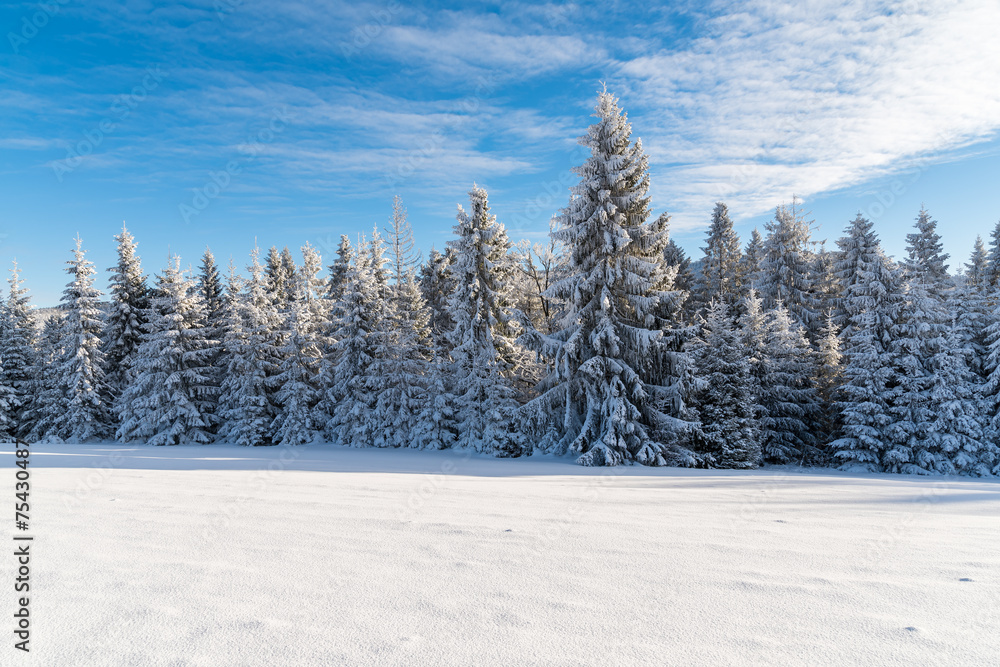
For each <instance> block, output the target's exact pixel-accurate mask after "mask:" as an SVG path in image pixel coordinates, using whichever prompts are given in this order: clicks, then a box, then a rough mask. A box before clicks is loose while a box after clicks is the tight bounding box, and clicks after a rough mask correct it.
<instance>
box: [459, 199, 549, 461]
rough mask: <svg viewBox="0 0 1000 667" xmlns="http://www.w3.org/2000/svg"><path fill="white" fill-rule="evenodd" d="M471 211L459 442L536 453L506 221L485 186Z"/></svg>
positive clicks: (464, 245)
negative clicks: (524, 416)
mask: <svg viewBox="0 0 1000 667" xmlns="http://www.w3.org/2000/svg"><path fill="white" fill-rule="evenodd" d="M469 205H470V209H469V211H468V212H466V211H465V209H463V208H462V207H461V206H459V208H458V216H457V219H458V224H457V225H456V226H455V235H456V236H457V238H456V239H455V240H454V241H449V246H450V247H451V248H452V249H453V250H454V251H455V260H454V263H453V264H452V275H453V279H454V284H455V291H454V293H453V294H452V296H451V301H450V310H451V315H452V319H453V320H454V322H455V328H454V329H452V331H451V334H450V339H451V346H452V350H451V357H452V359H453V367H452V368H453V371H452V373H453V381H454V392H455V407H456V409H457V411H458V415H459V417H458V419H459V430H458V432H459V442H458V445H459V446H462V447H468V448H471V449H474V450H476V451H481V452H487V453H491V454H494V455H497V456H520V455H521V454H523V453H530V450H528V449H526V448H525V447H524V443H523V438H522V437H521V431H520V429H519V428H518V426H519V424H518V423H517V420H516V414H517V407H518V403H517V400H516V394H517V392H516V390H515V388H514V377H515V373H516V367H515V366H516V362H517V358H518V354H519V352H518V350H517V347H516V343H515V337H516V335H517V333H518V332H517V325H516V323H515V322H514V317H513V314H512V313H511V311H510V307H509V304H510V295H509V291H510V287H511V284H510V281H511V279H512V276H513V274H514V271H515V270H516V269H515V267H514V264H513V260H512V258H511V257H510V256H509V251H510V248H511V243H510V241H509V240H508V239H507V232H506V231H505V230H504V228H503V225H501V224H500V223H498V222H497V219H496V216H495V215H493V214H492V213H490V207H489V200H488V197H487V194H486V190H484V189H482V188H480V187H478V186H473V188H472V190H471V191H470V192H469Z"/></svg>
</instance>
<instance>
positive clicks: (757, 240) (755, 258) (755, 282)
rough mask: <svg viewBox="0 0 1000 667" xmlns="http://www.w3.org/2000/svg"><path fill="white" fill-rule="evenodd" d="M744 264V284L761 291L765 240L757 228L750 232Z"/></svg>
mask: <svg viewBox="0 0 1000 667" xmlns="http://www.w3.org/2000/svg"><path fill="white" fill-rule="evenodd" d="M742 264H743V281H744V283H745V284H746V285H748V286H750V287H753V288H754V289H760V278H761V275H760V272H761V268H762V267H763V265H764V239H763V238H762V237H761V235H760V232H759V231H757V228H756V227H754V229H753V231H752V232H750V240H749V241H748V242H747V249H746V251H745V252H744V253H743V262H742Z"/></svg>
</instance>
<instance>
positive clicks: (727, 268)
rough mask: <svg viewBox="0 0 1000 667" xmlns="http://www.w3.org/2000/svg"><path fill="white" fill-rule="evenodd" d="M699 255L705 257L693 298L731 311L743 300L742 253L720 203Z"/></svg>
mask: <svg viewBox="0 0 1000 667" xmlns="http://www.w3.org/2000/svg"><path fill="white" fill-rule="evenodd" d="M702 252H704V253H705V256H704V258H703V259H702V266H701V274H700V276H699V280H698V282H697V285H696V287H695V298H696V299H697V301H698V302H699V304H702V305H707V304H709V303H711V302H712V301H722V302H723V303H725V304H726V305H727V306H729V308H730V309H732V308H733V307H734V306H736V305H737V304H738V303H739V301H740V299H742V298H743V251H742V250H741V249H740V237H739V236H738V235H737V234H736V230H735V229H733V221H732V219H730V217H729V209H728V208H727V207H726V205H725V204H724V203H722V202H721V201H720V202H716V204H715V210H714V211H712V225H711V226H710V227H709V229H708V234H707V238H706V239H705V247H704V248H702Z"/></svg>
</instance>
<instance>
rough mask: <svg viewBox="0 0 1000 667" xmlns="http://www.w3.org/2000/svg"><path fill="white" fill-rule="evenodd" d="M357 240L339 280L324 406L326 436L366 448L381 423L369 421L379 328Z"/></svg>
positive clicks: (365, 251)
mask: <svg viewBox="0 0 1000 667" xmlns="http://www.w3.org/2000/svg"><path fill="white" fill-rule="evenodd" d="M369 250H370V249H369V247H368V244H367V243H364V242H362V244H361V245H360V247H359V248H358V254H357V256H356V257H355V258H354V261H353V262H352V263H351V264H350V265H349V267H348V270H347V273H346V274H345V276H344V279H345V280H344V289H343V295H342V297H341V299H340V300H339V301H338V302H337V303H335V304H334V305H333V308H334V311H335V312H337V313H339V315H338V316H337V319H336V323H337V328H336V330H335V331H334V334H333V338H334V340H335V342H334V343H333V349H334V353H335V355H336V364H335V365H334V366H333V369H332V372H331V384H330V386H329V387H328V388H327V390H326V395H325V397H324V405H325V406H327V407H326V409H327V410H328V411H329V413H330V419H329V420H328V421H327V424H326V428H325V432H326V434H327V437H329V438H330V439H331V440H333V441H334V442H336V443H337V444H341V445H350V446H354V447H367V446H371V445H372V444H374V442H375V435H376V432H377V431H378V429H379V428H380V425H378V424H376V423H375V421H374V419H372V414H373V412H374V409H375V401H376V400H377V393H376V391H377V388H378V383H379V382H380V381H381V378H380V377H378V376H377V375H373V372H374V371H373V367H374V366H375V364H374V361H375V348H376V346H377V338H378V335H379V331H378V329H377V328H376V327H377V326H378V325H379V324H380V315H379V313H380V312H381V304H380V303H379V301H380V297H379V290H378V285H377V283H376V280H375V276H374V273H373V271H372V267H371V253H370V251H369Z"/></svg>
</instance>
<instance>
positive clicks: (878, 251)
mask: <svg viewBox="0 0 1000 667" xmlns="http://www.w3.org/2000/svg"><path fill="white" fill-rule="evenodd" d="M837 244H838V246H839V247H840V249H841V259H840V262H838V264H837V267H838V279H839V282H840V285H841V288H842V289H843V301H842V308H843V315H842V318H843V321H844V328H843V329H842V331H841V334H840V337H841V340H842V341H843V343H844V349H843V354H844V359H845V363H844V370H843V373H844V384H843V387H842V389H841V396H842V402H841V404H840V409H841V421H842V430H841V437H840V438H839V439H837V440H836V441H834V442H833V443H831V445H830V449H831V451H835V452H836V454H835V456H836V458H837V459H838V460H839V461H840V462H841V464H842V466H843V467H844V468H852V467H861V468H864V469H867V470H872V471H876V472H877V471H882V470H884V469H885V462H884V461H883V458H884V456H885V455H886V452H887V451H889V449H890V447H891V446H892V445H891V441H890V439H889V434H888V433H887V430H888V428H889V426H890V425H891V424H892V421H893V417H892V416H891V414H890V408H891V406H890V404H889V402H888V400H889V392H890V391H894V390H895V387H896V386H897V385H898V379H897V377H896V368H895V364H894V358H893V356H894V355H893V351H892V349H893V347H894V335H895V332H896V330H897V324H898V322H899V318H900V315H901V311H902V306H903V289H902V283H901V278H900V276H899V272H898V271H897V270H896V268H895V267H894V266H893V264H892V262H891V261H890V260H889V258H888V257H886V256H885V253H884V252H883V251H882V247H881V244H880V243H879V240H878V236H877V235H876V234H875V233H874V232H873V231H872V224H871V222H869V221H868V220H866V219H865V218H864V217H862V216H861V215H860V214H859V215H858V217H857V218H855V219H854V221H852V222H851V224H850V225H849V226H848V228H847V233H846V235H845V236H844V238H842V239H840V240H839V241H838V242H837Z"/></svg>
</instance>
